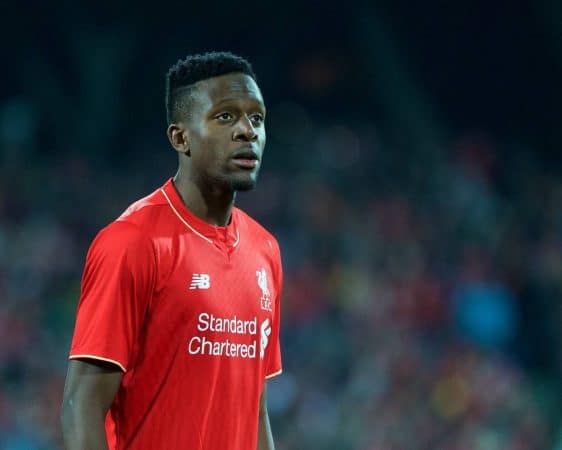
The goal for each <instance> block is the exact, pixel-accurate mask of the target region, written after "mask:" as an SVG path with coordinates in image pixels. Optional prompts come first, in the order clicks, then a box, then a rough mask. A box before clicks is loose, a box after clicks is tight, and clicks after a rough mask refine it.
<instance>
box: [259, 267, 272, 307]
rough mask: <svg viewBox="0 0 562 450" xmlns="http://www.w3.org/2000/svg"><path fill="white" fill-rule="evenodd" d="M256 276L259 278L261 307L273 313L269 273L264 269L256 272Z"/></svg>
mask: <svg viewBox="0 0 562 450" xmlns="http://www.w3.org/2000/svg"><path fill="white" fill-rule="evenodd" d="M256 276H257V278H258V286H259V288H260V289H261V297H260V307H261V309H262V310H264V311H271V293H270V292H269V287H268V286H267V272H266V271H265V269H264V268H263V267H262V268H261V269H260V270H256Z"/></svg>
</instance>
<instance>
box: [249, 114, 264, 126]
mask: <svg viewBox="0 0 562 450" xmlns="http://www.w3.org/2000/svg"><path fill="white" fill-rule="evenodd" d="M250 120H251V121H252V122H253V123H254V124H261V123H263V120H264V119H263V116H262V115H261V114H252V115H251V116H250Z"/></svg>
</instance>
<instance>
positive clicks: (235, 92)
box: [196, 73, 263, 104]
mask: <svg viewBox="0 0 562 450" xmlns="http://www.w3.org/2000/svg"><path fill="white" fill-rule="evenodd" d="M196 86H197V87H198V89H197V91H198V94H199V96H200V99H201V100H207V101H209V102H210V103H213V104H216V103H220V102H222V101H227V100H235V99H252V100H255V101H257V102H260V103H263V98H262V95H261V91H260V88H259V87H258V85H257V84H256V82H255V81H254V79H253V78H252V77H250V76H248V75H245V74H243V73H229V74H226V75H220V76H218V77H213V78H209V79H207V80H201V81H199V82H197V83H196Z"/></svg>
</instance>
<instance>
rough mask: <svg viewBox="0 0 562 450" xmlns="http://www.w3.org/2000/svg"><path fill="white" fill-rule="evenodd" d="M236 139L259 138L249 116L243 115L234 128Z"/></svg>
mask: <svg viewBox="0 0 562 450" xmlns="http://www.w3.org/2000/svg"><path fill="white" fill-rule="evenodd" d="M233 138H234V140H235V141H244V142H254V141H255V140H257V138H258V135H257V133H256V130H255V128H254V126H253V125H252V122H251V121H250V119H248V118H247V117H242V118H241V119H240V120H239V121H238V123H237V124H236V128H235V130H234V136H233Z"/></svg>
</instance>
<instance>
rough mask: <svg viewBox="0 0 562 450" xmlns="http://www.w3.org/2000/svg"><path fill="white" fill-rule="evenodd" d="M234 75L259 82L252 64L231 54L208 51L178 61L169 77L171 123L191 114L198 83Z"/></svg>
mask: <svg viewBox="0 0 562 450" xmlns="http://www.w3.org/2000/svg"><path fill="white" fill-rule="evenodd" d="M234 72H240V73H243V74H245V75H248V76H250V77H252V78H253V79H254V81H257V80H256V75H255V73H254V70H253V69H252V66H251V64H250V63H249V62H248V61H247V60H245V59H244V58H242V57H241V56H237V55H234V54H233V53H230V52H208V53H202V54H199V55H190V56H187V57H186V58H185V59H180V60H178V62H177V63H176V64H174V65H173V66H172V67H170V69H169V70H168V73H167V74H166V118H167V120H168V124H170V123H172V122H174V121H177V120H178V119H179V118H180V116H184V115H186V114H188V112H189V111H188V109H189V93H190V92H191V90H192V88H193V85H194V84H195V83H197V82H198V81H201V80H206V79H208V78H213V77H218V76H220V75H226V74H228V73H234ZM186 94H187V95H186Z"/></svg>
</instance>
